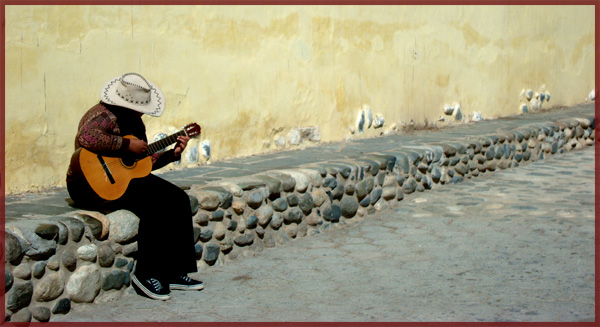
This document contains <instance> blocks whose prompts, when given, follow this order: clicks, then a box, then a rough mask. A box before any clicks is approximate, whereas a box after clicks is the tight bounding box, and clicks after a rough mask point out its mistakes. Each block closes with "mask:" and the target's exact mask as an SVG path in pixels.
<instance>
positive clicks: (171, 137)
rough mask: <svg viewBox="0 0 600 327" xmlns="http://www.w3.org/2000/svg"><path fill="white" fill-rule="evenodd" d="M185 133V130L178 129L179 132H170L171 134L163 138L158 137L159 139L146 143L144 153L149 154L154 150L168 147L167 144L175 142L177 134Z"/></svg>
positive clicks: (157, 150)
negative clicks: (146, 147)
mask: <svg viewBox="0 0 600 327" xmlns="http://www.w3.org/2000/svg"><path fill="white" fill-rule="evenodd" d="M185 135H186V133H185V131H179V132H177V133H175V134H172V135H169V136H167V137H165V138H162V139H160V140H158V141H156V142H154V143H150V144H149V145H148V149H147V150H146V155H147V156H150V155H152V154H154V153H156V152H159V151H160V150H162V149H164V148H166V147H168V146H169V145H171V144H173V143H175V142H177V138H178V137H179V136H185Z"/></svg>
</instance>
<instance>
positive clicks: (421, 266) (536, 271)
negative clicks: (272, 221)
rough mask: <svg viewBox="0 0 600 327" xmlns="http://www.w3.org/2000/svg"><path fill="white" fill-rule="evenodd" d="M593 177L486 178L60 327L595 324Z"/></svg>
mask: <svg viewBox="0 0 600 327" xmlns="http://www.w3.org/2000/svg"><path fill="white" fill-rule="evenodd" d="M594 178H595V177H594V149H593V148H589V149H586V150H583V151H576V152H571V153H566V154H562V155H558V156H556V157H553V158H550V159H546V160H543V161H539V162H535V163H532V164H529V165H527V166H522V167H519V168H515V169H511V170H505V171H497V172H494V173H488V174H484V175H482V176H479V177H478V178H475V179H472V180H468V181H465V182H463V183H459V184H456V185H445V186H440V187H438V188H437V189H434V190H432V191H428V192H424V193H416V194H411V195H410V196H407V197H406V198H405V199H404V200H403V201H401V202H399V203H398V205H397V206H395V207H393V208H390V209H388V210H385V211H382V212H379V213H377V214H375V215H372V216H367V217H365V218H360V219H359V218H356V220H351V221H350V223H349V224H348V225H346V226H339V227H335V228H332V229H330V230H327V231H326V232H324V233H321V234H319V235H315V236H312V237H305V238H301V239H296V240H293V241H291V242H289V243H287V244H284V245H281V246H277V247H275V248H273V249H265V250H264V251H263V252H262V253H260V254H258V255H256V256H252V255H251V254H250V253H249V254H248V255H249V256H248V257H241V258H238V259H236V260H235V261H232V262H230V263H228V264H226V265H224V266H220V267H212V268H210V269H207V270H204V271H201V272H200V273H198V274H196V276H197V277H199V278H201V279H202V280H204V282H205V284H206V288H205V289H204V290H203V291H200V292H181V291H173V294H172V299H171V300H170V301H167V302H161V301H153V300H149V299H146V298H143V297H141V296H138V295H136V294H134V293H133V292H132V291H131V290H130V291H129V293H128V294H126V295H124V296H123V297H122V298H120V299H112V300H111V299H109V298H105V299H104V302H105V303H103V304H98V305H96V304H95V305H89V306H83V307H77V308H74V309H73V311H72V312H71V313H69V315H66V316H60V315H56V316H53V321H57V320H59V319H64V320H65V321H407V322H408V321H594V259H595V254H594V217H595V216H594V188H595V184H594Z"/></svg>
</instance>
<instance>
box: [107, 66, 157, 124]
mask: <svg viewBox="0 0 600 327" xmlns="http://www.w3.org/2000/svg"><path fill="white" fill-rule="evenodd" d="M100 99H101V100H102V101H103V102H105V103H108V104H112V105H115V106H120V107H125V108H128V109H131V110H135V111H137V112H141V113H144V114H147V115H150V116H154V117H159V116H160V115H162V113H163V111H164V110H165V95H164V94H163V92H162V91H161V90H160V89H159V88H158V86H156V85H155V84H154V83H152V82H150V81H148V80H146V79H145V78H144V77H143V76H142V75H140V74H136V73H127V74H124V75H123V76H119V77H115V78H113V79H111V80H110V81H108V82H107V83H106V84H105V85H104V87H102V91H101V92H100Z"/></svg>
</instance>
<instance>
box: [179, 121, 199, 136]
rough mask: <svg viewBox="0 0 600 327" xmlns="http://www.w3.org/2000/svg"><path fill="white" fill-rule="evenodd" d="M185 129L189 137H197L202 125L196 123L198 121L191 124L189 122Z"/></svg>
mask: <svg viewBox="0 0 600 327" xmlns="http://www.w3.org/2000/svg"><path fill="white" fill-rule="evenodd" d="M183 130H184V131H185V133H186V134H187V136H189V137H195V136H198V135H200V130H201V129H200V125H198V124H196V123H191V124H187V125H185V127H184V128H183Z"/></svg>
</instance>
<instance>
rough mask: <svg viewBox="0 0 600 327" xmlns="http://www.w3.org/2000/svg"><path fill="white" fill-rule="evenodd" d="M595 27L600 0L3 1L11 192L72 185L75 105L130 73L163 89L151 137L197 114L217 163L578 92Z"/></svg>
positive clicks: (193, 154)
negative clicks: (469, 0) (355, 0)
mask: <svg viewBox="0 0 600 327" xmlns="http://www.w3.org/2000/svg"><path fill="white" fill-rule="evenodd" d="M594 36H595V34H594V10H593V7H591V6H360V7H357V6H7V7H6V43H5V45H6V63H5V67H6V77H5V91H6V99H5V116H6V133H5V137H6V140H5V142H6V143H5V145H6V163H5V165H6V169H5V172H6V192H7V193H13V192H21V191H28V190H36V189H41V188H45V187H51V186H56V185H64V175H65V172H66V169H67V166H68V161H69V158H70V155H71V153H72V151H73V138H74V135H75V131H76V126H77V123H78V121H79V118H80V117H81V115H82V114H83V113H84V112H85V111H86V110H87V109H88V108H89V107H91V106H92V105H93V104H94V103H96V102H97V101H98V100H99V93H100V88H101V87H102V85H103V84H104V82H106V81H107V80H108V79H110V78H112V77H115V76H118V75H121V74H123V73H125V72H132V71H134V72H139V73H141V74H143V75H144V76H146V77H147V78H148V79H150V80H152V81H154V82H156V83H157V84H158V85H160V86H161V88H162V89H163V91H164V92H165V95H166V97H167V110H166V112H165V114H164V115H163V116H162V117H161V118H158V119H157V118H149V117H148V118H146V119H145V121H146V123H147V127H148V135H149V138H150V139H152V138H154V137H155V136H157V135H159V134H160V133H172V132H175V131H176V130H178V129H179V128H180V127H181V126H183V125H185V124H186V123H188V122H191V121H196V122H198V123H200V124H201V125H202V127H203V135H202V138H201V139H199V140H195V141H194V142H192V143H191V144H190V147H189V148H188V149H187V150H186V154H185V159H184V161H183V164H182V165H195V164H202V163H205V162H206V161H207V155H208V153H206V150H205V149H206V148H207V147H206V145H207V142H210V147H211V151H210V160H213V161H214V160H220V159H224V158H230V157H236V156H244V155H250V154H255V153H260V152H263V151H272V150H277V149H282V148H289V147H297V146H306V145H311V144H314V143H317V142H328V141H336V140H342V139H344V138H348V137H350V138H357V137H370V136H374V135H378V134H380V133H381V132H389V131H390V130H393V128H394V126H395V127H401V126H402V124H403V123H404V124H407V123H409V122H410V121H411V120H412V121H413V122H414V123H415V124H417V125H419V124H420V125H423V124H424V123H425V120H427V121H428V124H431V123H436V124H449V123H456V121H455V120H454V117H453V116H448V115H445V114H444V112H443V108H444V105H452V104H454V103H458V104H460V107H461V111H462V114H463V121H466V120H468V119H469V118H470V117H473V115H474V116H475V117H478V115H479V114H481V116H482V117H483V118H484V119H485V118H495V117H499V116H506V115H511V114H517V113H520V112H521V106H522V105H523V104H527V105H528V107H529V110H532V109H535V107H536V101H537V105H538V106H539V105H540V104H541V105H542V106H546V107H547V106H553V105H570V104H575V103H579V102H583V101H584V100H585V98H586V96H587V95H588V93H589V92H590V90H591V89H593V88H594V55H595V52H594V51H595V45H594ZM523 90H532V93H536V92H538V93H541V94H544V95H547V94H551V101H550V102H547V101H543V102H540V100H541V99H540V98H538V99H537V100H536V99H535V95H534V98H532V99H531V100H530V101H528V99H527V97H526V96H525V97H522V96H521V94H522V91H523ZM546 100H547V98H546ZM366 108H369V109H370V110H367V111H365V113H368V112H369V111H370V112H372V115H373V118H374V119H375V118H377V115H380V117H381V118H383V119H384V121H385V123H384V125H383V126H382V127H381V128H377V129H375V128H374V127H375V126H378V125H377V124H375V123H374V124H373V125H372V126H371V127H370V128H368V125H367V124H365V125H364V126H362V128H361V126H357V120H358V119H357V116H358V114H359V111H360V110H361V109H366ZM440 116H443V117H444V118H445V121H440V120H439V118H440ZM366 119H367V122H368V115H367V116H366ZM380 123H381V122H380ZM297 127H313V128H312V129H305V130H304V133H301V132H302V131H301V130H299V129H295V128H297ZM298 134H304V140H302V141H301V143H300V144H298V145H297V144H295V143H297V142H298V140H297V139H295V137H294V135H296V136H298ZM202 142H205V143H204V145H205V146H202V145H203V144H202ZM203 154H204V155H203Z"/></svg>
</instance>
